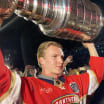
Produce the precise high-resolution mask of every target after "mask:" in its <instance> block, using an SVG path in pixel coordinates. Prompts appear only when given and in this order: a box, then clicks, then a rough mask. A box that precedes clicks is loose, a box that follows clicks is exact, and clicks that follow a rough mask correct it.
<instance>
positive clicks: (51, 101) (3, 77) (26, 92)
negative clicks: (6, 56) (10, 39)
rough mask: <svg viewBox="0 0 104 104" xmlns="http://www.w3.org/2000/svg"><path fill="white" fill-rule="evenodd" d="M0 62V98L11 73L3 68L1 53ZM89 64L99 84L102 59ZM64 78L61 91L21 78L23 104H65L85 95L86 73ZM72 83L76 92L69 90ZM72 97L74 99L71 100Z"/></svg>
mask: <svg viewBox="0 0 104 104" xmlns="http://www.w3.org/2000/svg"><path fill="white" fill-rule="evenodd" d="M0 60H1V61H0V96H2V95H3V94H4V93H5V92H6V91H8V89H9V87H10V81H11V79H10V78H11V72H10V71H9V70H8V69H7V68H6V67H5V66H4V61H3V57H2V54H1V52H0ZM89 64H90V65H91V70H93V71H94V72H95V74H96V76H97V78H98V81H99V82H100V81H101V79H102V76H103V72H104V70H103V68H104V59H103V58H101V57H91V58H90V62H89ZM64 78H65V83H64V85H63V88H62V89H61V88H58V87H55V86H53V85H51V84H50V83H48V82H45V81H42V80H40V79H38V78H34V77H22V78H21V80H22V85H21V95H22V98H23V100H24V102H25V104H60V103H59V102H61V101H63V102H65V103H62V104H67V103H69V100H70V102H72V101H74V100H76V101H78V99H79V98H81V97H83V96H84V95H86V94H87V91H88V86H89V74H88V73H85V74H82V75H79V76H76V75H73V76H69V77H64ZM73 82H75V84H76V86H78V92H75V91H73V88H71V86H70V85H71V84H72V83H73ZM73 97H75V98H76V99H73ZM77 98H78V99H77ZM72 103H75V102H72Z"/></svg>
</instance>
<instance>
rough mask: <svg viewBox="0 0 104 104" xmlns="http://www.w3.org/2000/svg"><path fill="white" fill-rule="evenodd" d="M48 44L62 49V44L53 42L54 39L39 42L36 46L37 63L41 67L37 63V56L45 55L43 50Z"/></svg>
mask: <svg viewBox="0 0 104 104" xmlns="http://www.w3.org/2000/svg"><path fill="white" fill-rule="evenodd" d="M49 46H56V47H59V48H61V49H63V47H62V45H61V44H60V43H58V42H55V41H46V42H43V43H41V44H40V46H39V47H38V50H37V61H38V65H39V67H41V65H40V63H39V60H38V59H39V58H40V57H44V55H45V50H46V49H47V48H48V47H49Z"/></svg>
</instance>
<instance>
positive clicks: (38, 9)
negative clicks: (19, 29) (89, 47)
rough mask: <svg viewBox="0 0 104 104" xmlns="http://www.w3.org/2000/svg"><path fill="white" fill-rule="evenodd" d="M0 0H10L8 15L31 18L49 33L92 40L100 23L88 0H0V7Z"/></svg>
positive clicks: (99, 28) (100, 17) (96, 34)
mask: <svg viewBox="0 0 104 104" xmlns="http://www.w3.org/2000/svg"><path fill="white" fill-rule="evenodd" d="M1 1H2V2H4V1H10V2H11V1H12V2H11V4H12V5H11V6H10V8H9V9H12V10H11V12H10V13H9V15H10V14H11V13H12V12H13V11H14V13H16V14H17V15H18V16H20V17H23V18H24V19H26V20H30V21H32V22H34V23H35V24H37V25H38V26H39V28H40V30H41V31H42V32H43V34H44V35H47V36H49V37H56V38H60V39H66V40H68V39H70V40H76V41H92V40H94V39H95V38H96V37H97V36H98V35H99V32H100V30H101V28H102V26H103V17H102V12H101V10H100V8H99V7H98V6H97V5H96V4H94V3H93V2H91V1H89V0H0V8H2V6H1ZM5 3H6V4H7V3H8V4H9V2H5ZM8 6H9V5H8ZM6 9H8V7H6ZM1 14H2V12H1V11H0V15H1ZM0 18H1V16H0Z"/></svg>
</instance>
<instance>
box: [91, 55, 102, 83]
mask: <svg viewBox="0 0 104 104" xmlns="http://www.w3.org/2000/svg"><path fill="white" fill-rule="evenodd" d="M89 65H90V66H91V67H90V69H91V70H93V71H94V72H95V74H96V76H97V79H98V82H99V83H100V82H101V80H102V78H103V74H104V58H103V57H99V60H98V58H96V57H90V62H89Z"/></svg>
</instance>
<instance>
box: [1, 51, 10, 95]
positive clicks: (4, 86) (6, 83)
mask: <svg viewBox="0 0 104 104" xmlns="http://www.w3.org/2000/svg"><path fill="white" fill-rule="evenodd" d="M10 83H11V73H10V71H9V70H8V68H7V67H6V66H5V65H4V59H3V55H2V53H1V50H0V96H2V95H3V94H4V93H5V92H6V91H8V89H9V87H10Z"/></svg>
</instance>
